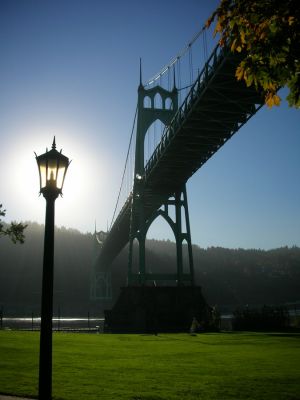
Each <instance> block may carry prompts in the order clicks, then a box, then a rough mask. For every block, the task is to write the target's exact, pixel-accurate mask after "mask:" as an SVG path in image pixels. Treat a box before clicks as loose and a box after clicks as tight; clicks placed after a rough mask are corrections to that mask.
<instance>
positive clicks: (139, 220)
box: [128, 66, 194, 286]
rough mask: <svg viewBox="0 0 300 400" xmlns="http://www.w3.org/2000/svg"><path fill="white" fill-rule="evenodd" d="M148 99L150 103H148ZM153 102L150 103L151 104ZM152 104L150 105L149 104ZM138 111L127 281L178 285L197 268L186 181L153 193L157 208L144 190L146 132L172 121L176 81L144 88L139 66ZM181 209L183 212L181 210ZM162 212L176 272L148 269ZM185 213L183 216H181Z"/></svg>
mask: <svg viewBox="0 0 300 400" xmlns="http://www.w3.org/2000/svg"><path fill="white" fill-rule="evenodd" d="M157 97H160V100H161V101H160V104H161V107H160V108H158V107H156V104H155V99H156V98H157ZM147 102H148V103H147ZM149 103H150V104H149ZM148 104H149V105H148ZM137 109H138V114H137V132H136V148H135V170H134V184H133V196H132V204H131V217H130V232H129V261H128V284H129V286H130V285H136V284H138V285H145V284H146V283H147V282H150V281H151V282H153V281H159V280H164V281H173V282H177V285H178V286H182V285H184V283H185V282H186V283H188V284H189V285H191V284H192V285H193V284H194V272H193V270H194V268H193V255H192V243H191V233H190V223H189V213H188V203H187V194H186V187H185V184H184V185H183V186H180V187H178V188H177V190H176V191H175V192H174V193H173V194H172V196H171V197H170V196H169V195H167V196H166V194H164V193H163V191H161V190H157V193H156V195H155V196H154V197H153V202H157V203H158V204H163V207H161V208H159V207H160V206H158V208H157V209H156V210H155V211H154V212H150V213H149V212H148V207H147V204H145V201H144V193H145V168H144V165H145V155H144V142H145V136H146V133H147V131H148V129H149V128H150V126H151V125H152V123H154V122H155V121H156V120H160V121H161V122H162V123H163V124H164V125H169V124H170V123H171V120H172V119H173V117H174V116H175V114H176V111H177V110H178V90H177V88H176V85H175V74H174V86H173V90H172V91H168V90H165V89H164V88H162V87H161V86H155V87H153V88H150V89H145V87H144V86H143V84H142V72H141V66H140V85H139V88H138V106H137ZM171 207H174V208H175V218H174V219H172V218H171V216H170V208H171ZM182 209H183V210H184V213H182ZM159 216H161V217H162V218H164V219H165V221H166V222H167V223H168V224H169V226H170V227H171V229H172V231H173V233H174V237H175V241H176V253H177V271H176V273H174V274H163V273H159V274H157V273H155V274H152V273H150V272H149V271H147V265H146V257H145V256H146V254H145V253H146V252H145V242H146V235H147V232H148V229H149V228H150V226H151V224H152V222H153V221H154V220H155V219H156V218H157V217H159ZM182 216H183V217H182ZM183 218H184V219H185V227H186V229H185V231H183ZM135 241H136V242H137V244H138V250H137V251H138V271H137V272H136V271H133V264H134V262H133V261H134V255H133V253H134V247H133V246H134V242H135ZM184 241H186V243H187V246H188V258H189V272H188V273H184V271H183V251H182V250H183V242H184Z"/></svg>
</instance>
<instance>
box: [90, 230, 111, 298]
mask: <svg viewBox="0 0 300 400" xmlns="http://www.w3.org/2000/svg"><path fill="white" fill-rule="evenodd" d="M106 235H107V233H105V232H102V231H101V232H98V233H97V232H96V226H95V232H94V237H93V239H94V251H93V253H94V255H93V262H92V271H91V281H90V282H91V285H90V299H91V300H93V301H96V300H111V299H112V286H111V270H110V268H103V267H102V268H101V269H99V268H98V262H97V260H98V256H99V252H100V251H101V248H102V244H103V241H104V240H105V238H106Z"/></svg>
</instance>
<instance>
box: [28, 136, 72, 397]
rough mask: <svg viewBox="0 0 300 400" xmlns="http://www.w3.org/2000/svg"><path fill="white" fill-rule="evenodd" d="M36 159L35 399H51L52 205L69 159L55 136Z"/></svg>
mask: <svg viewBox="0 0 300 400" xmlns="http://www.w3.org/2000/svg"><path fill="white" fill-rule="evenodd" d="M35 156H36V161H37V164H38V168H39V176H40V193H41V194H42V195H43V196H44V197H45V199H46V218H45V237H44V259H43V281H42V310H41V333H40V366H39V399H42V400H51V398H52V315H53V259H54V203H55V200H56V199H57V197H58V195H62V188H63V184H64V180H65V176H66V172H67V169H68V166H69V164H70V162H69V159H68V158H67V157H66V156H64V155H63V154H62V153H61V151H60V152H58V151H57V150H56V143H55V137H54V139H53V144H52V148H51V150H50V151H48V150H47V149H46V153H44V154H41V155H40V156H37V155H36V154H35Z"/></svg>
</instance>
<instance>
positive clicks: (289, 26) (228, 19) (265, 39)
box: [206, 0, 300, 108]
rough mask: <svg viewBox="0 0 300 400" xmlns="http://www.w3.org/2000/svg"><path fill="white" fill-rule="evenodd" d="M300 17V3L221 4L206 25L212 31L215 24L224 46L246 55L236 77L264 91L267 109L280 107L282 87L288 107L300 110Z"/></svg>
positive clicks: (240, 0) (237, 0)
mask: <svg viewBox="0 0 300 400" xmlns="http://www.w3.org/2000/svg"><path fill="white" fill-rule="evenodd" d="M299 16H300V2H299V0H285V1H282V0H257V1H249V0H221V3H220V5H219V7H218V8H217V9H216V11H215V12H214V13H213V14H212V16H211V17H210V18H209V19H208V21H207V22H206V26H207V27H209V26H210V25H211V23H212V22H213V21H214V20H216V27H215V30H214V35H216V34H217V33H218V34H220V40H219V43H220V45H221V46H224V45H225V43H226V45H228V46H229V47H230V49H231V51H232V52H238V53H242V54H245V56H244V57H243V59H242V61H241V63H240V64H239V66H238V67H237V69H236V77H237V79H238V80H242V79H243V80H244V81H245V82H246V84H247V86H251V85H255V87H256V88H257V89H260V90H261V89H263V91H264V93H265V103H266V104H267V105H268V107H273V106H274V105H276V106H278V105H279V104H280V101H281V99H280V97H279V96H278V94H277V91H278V90H279V89H280V88H281V87H283V86H287V87H288V88H289V94H288V96H287V100H288V103H289V105H290V106H291V107H296V108H299V107H300V62H299V61H300V47H299V46H300V45H299V44H300V17H299Z"/></svg>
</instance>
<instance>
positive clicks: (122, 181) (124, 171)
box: [109, 106, 138, 230]
mask: <svg viewBox="0 0 300 400" xmlns="http://www.w3.org/2000/svg"><path fill="white" fill-rule="evenodd" d="M137 111H138V107H137V106H136V110H135V114H134V119H133V125H132V130H131V135H130V140H129V146H128V150H127V155H126V161H125V166H124V170H123V175H122V180H121V185H120V189H119V193H118V197H117V202H116V206H115V209H114V213H113V217H112V220H111V223H110V227H109V230H111V227H112V225H113V222H114V219H115V215H116V212H117V207H118V204H119V200H120V195H121V191H122V186H123V183H124V177H125V173H126V167H127V162H128V158H129V153H130V148H131V143H132V137H133V133H134V127H135V121H136V116H137Z"/></svg>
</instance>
